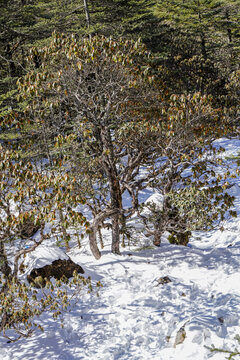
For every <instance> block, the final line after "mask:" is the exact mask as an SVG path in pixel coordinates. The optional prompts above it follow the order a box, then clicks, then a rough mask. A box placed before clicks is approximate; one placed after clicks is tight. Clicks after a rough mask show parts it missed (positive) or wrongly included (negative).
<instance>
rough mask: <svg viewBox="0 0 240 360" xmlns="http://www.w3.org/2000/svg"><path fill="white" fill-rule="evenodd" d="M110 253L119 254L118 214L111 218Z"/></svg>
mask: <svg viewBox="0 0 240 360" xmlns="http://www.w3.org/2000/svg"><path fill="white" fill-rule="evenodd" d="M112 253H113V254H118V255H120V229H119V214H116V215H114V216H113V218H112Z"/></svg>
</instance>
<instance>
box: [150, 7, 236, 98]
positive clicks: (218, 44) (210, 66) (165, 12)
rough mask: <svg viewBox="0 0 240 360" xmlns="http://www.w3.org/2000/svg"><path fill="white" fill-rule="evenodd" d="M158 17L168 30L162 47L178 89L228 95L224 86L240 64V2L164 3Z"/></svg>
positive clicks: (156, 11)
mask: <svg viewBox="0 0 240 360" xmlns="http://www.w3.org/2000/svg"><path fill="white" fill-rule="evenodd" d="M155 14H156V16H158V17H159V19H160V20H161V23H160V24H161V25H160V27H161V28H162V29H164V26H165V35H163V37H162V41H160V46H162V47H164V49H166V51H167V54H166V57H167V60H166V61H165V62H164V64H165V65H167V67H168V69H169V71H170V72H173V74H172V78H173V81H174V82H175V85H179V88H182V87H184V88H185V89H186V91H187V92H189V91H196V90H197V91H201V92H202V93H206V92H207V93H211V94H213V95H215V96H216V95H223V94H225V93H226V89H225V87H224V85H225V83H227V82H228V76H229V74H230V73H231V72H232V71H233V70H235V68H236V66H237V63H238V62H239V61H238V59H239V35H238V34H239V26H238V25H237V24H239V4H238V1H232V2H231V3H229V2H228V1H222V2H218V1H215V0H210V1H208V0H200V1H195V0H187V1H178V0H172V1H167V2H166V1H162V0H161V1H158V2H157V4H156V7H155ZM230 19H231V20H230ZM163 31H164V30H163ZM233 34H234V35H233ZM230 40H231V41H230ZM164 41H165V43H164ZM164 44H165V45H164ZM160 51H161V49H160ZM176 77H178V78H179V81H178V82H177V84H176ZM173 86H174V83H173Z"/></svg>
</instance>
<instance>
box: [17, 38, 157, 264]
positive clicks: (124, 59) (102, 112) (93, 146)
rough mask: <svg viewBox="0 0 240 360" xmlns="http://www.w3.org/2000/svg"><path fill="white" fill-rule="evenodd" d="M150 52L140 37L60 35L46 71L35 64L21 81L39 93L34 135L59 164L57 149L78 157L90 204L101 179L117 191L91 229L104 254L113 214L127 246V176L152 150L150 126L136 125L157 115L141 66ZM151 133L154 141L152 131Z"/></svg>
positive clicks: (115, 232)
mask: <svg viewBox="0 0 240 360" xmlns="http://www.w3.org/2000/svg"><path fill="white" fill-rule="evenodd" d="M144 52H146V50H145V48H144V47H143V45H142V44H141V43H140V42H136V43H135V42H132V41H125V42H124V41H120V42H118V43H117V42H115V41H113V40H111V39H108V38H101V37H100V38H99V37H93V38H92V39H86V38H85V39H84V38H83V39H81V40H79V41H77V39H76V38H74V37H72V39H70V40H69V39H68V38H65V37H61V36H58V35H57V36H56V37H55V38H54V40H53V43H52V46H51V47H48V49H42V50H38V54H39V55H41V56H42V58H43V65H42V69H41V71H39V72H38V73H36V72H35V70H34V71H33V72H31V73H29V74H28V75H27V76H26V77H25V78H24V79H23V80H21V81H20V82H19V87H20V89H21V92H22V94H23V98H24V99H26V98H27V97H28V98H29V94H30V95H31V96H32V102H30V105H29V109H30V112H29V113H28V114H27V116H28V117H30V118H31V117H32V119H33V120H32V124H33V126H32V129H33V134H34V136H35V137H37V138H38V139H41V144H43V146H45V153H46V154H47V155H48V158H49V161H50V162H51V163H53V160H54V152H55V153H56V148H60V149H62V150H61V152H62V154H63V155H64V154H67V155H69V156H70V161H73V164H75V168H72V166H71V167H70V168H69V171H70V172H71V173H73V174H74V175H75V176H77V177H78V178H79V179H80V181H81V182H83V183H85V184H86V188H87V189H89V186H90V190H91V191H89V190H88V193H89V198H90V203H89V205H90V206H91V201H92V200H91V197H93V198H94V199H95V200H96V199H98V198H99V195H98V192H99V190H98V189H96V190H94V187H95V185H96V183H97V184H98V186H100V187H101V188H100V191H101V194H103V193H104V192H105V193H106V194H107V196H109V197H110V202H109V200H106V198H105V199H104V201H103V202H102V204H100V207H99V209H98V210H97V211H96V212H95V215H96V217H95V220H94V221H93V225H92V232H91V234H90V246H91V248H92V251H93V252H94V254H95V256H96V257H98V258H99V257H100V253H99V251H98V249H97V247H96V232H97V230H98V227H99V226H100V224H101V223H102V222H103V221H104V219H106V218H109V217H111V219H112V223H111V226H112V251H113V252H114V253H119V241H120V240H119V221H120V218H121V217H122V216H123V215H124V214H123V213H122V211H123V209H122V194H123V192H124V191H125V190H126V186H127V185H124V183H122V184H120V181H122V182H124V181H125V182H126V184H127V182H130V181H133V179H134V178H135V177H136V176H137V174H138V171H139V165H140V163H141V162H144V161H146V159H147V158H148V157H149V156H150V154H149V149H148V150H146V151H145V148H147V143H148V140H147V137H146V131H145V130H144V127H143V133H139V134H137V129H136V126H137V124H138V126H139V128H140V127H141V126H143V125H142V124H144V123H145V122H146V119H147V118H149V117H150V113H149V105H150V103H151V102H152V103H154V98H153V97H152V95H153V94H152V92H151V89H150V87H149V85H148V84H147V83H145V81H144V79H143V78H142V76H141V72H140V71H139V68H138V66H139V65H140V61H141V60H140V54H141V53H144ZM137 59H139V64H138V60H137ZM52 60H54V63H52ZM50 62H51V63H50ZM29 80H30V82H29ZM33 80H34V84H35V85H34V86H33V85H32V84H33V83H32V81H33ZM28 84H29V85H30V86H28ZM140 86H142V89H141V90H140ZM136 88H138V91H137V90H136ZM33 114H34V116H33ZM128 128H132V129H133V130H134V134H135V135H136V139H135V140H133V139H131V142H130V143H129V146H127V147H126V142H123V138H124V132H127V130H128ZM149 135H150V136H149V140H150V139H151V132H149ZM54 143H56V146H54ZM64 147H65V148H64ZM67 148H69V149H67ZM138 150H139V151H138ZM124 158H125V161H126V163H125V165H126V166H124V163H123V162H124V160H123V159H124ZM125 179H127V180H125Z"/></svg>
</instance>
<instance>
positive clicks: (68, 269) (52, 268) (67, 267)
mask: <svg viewBox="0 0 240 360" xmlns="http://www.w3.org/2000/svg"><path fill="white" fill-rule="evenodd" d="M74 271H76V272H77V273H80V274H84V270H83V268H82V267H81V266H80V265H78V264H76V263H74V262H73V261H72V260H71V259H70V258H68V259H57V260H54V261H53V262H52V264H50V265H45V266H43V267H42V268H35V269H33V270H32V271H31V272H30V274H29V275H28V276H27V280H28V282H29V283H32V284H34V285H35V286H37V287H41V286H45V284H46V281H45V280H44V279H45V278H46V279H47V280H49V279H50V278H51V277H54V278H55V279H58V280H60V279H61V278H62V277H63V276H64V277H66V278H68V279H69V278H70V277H72V276H73V272H74Z"/></svg>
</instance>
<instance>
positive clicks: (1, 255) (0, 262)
mask: <svg viewBox="0 0 240 360" xmlns="http://www.w3.org/2000/svg"><path fill="white" fill-rule="evenodd" d="M0 271H1V272H2V273H3V274H4V275H5V276H9V275H10V274H11V273H12V270H11V268H10V266H9V264H8V260H7V255H6V251H5V246H4V242H3V240H2V239H1V240H0Z"/></svg>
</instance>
